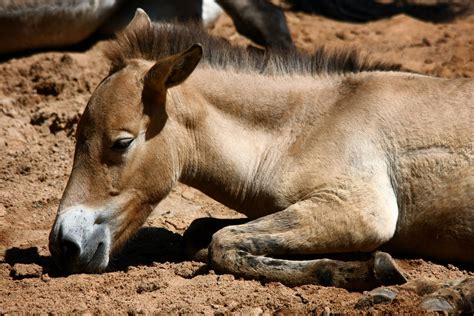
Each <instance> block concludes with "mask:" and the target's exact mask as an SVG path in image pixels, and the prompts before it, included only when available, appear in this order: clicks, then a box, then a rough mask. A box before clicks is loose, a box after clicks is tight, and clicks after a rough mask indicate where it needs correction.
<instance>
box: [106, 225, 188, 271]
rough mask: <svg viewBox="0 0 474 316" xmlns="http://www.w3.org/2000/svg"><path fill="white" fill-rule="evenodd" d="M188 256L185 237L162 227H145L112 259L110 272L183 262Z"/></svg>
mask: <svg viewBox="0 0 474 316" xmlns="http://www.w3.org/2000/svg"><path fill="white" fill-rule="evenodd" d="M186 259H187V258H186V255H185V253H184V250H183V237H182V236H181V235H180V234H177V233H173V232H171V231H169V230H167V229H165V228H161V227H143V228H141V229H140V230H139V231H138V232H137V234H136V235H135V236H134V237H133V238H132V239H131V240H130V241H129V242H128V243H127V244H126V245H125V247H124V248H123V249H122V250H121V251H120V252H119V253H117V254H116V255H115V256H113V257H112V258H111V262H110V266H109V269H108V271H118V270H122V271H123V270H127V269H128V268H129V267H131V266H140V265H151V264H153V263H156V262H158V263H163V262H173V263H177V262H182V261H185V260H186Z"/></svg>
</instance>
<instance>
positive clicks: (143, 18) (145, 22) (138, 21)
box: [125, 8, 151, 32]
mask: <svg viewBox="0 0 474 316" xmlns="http://www.w3.org/2000/svg"><path fill="white" fill-rule="evenodd" d="M149 26H151V20H150V18H149V17H148V14H146V12H145V11H144V10H143V9H141V8H138V9H137V11H135V16H134V17H133V19H132V21H130V23H128V25H127V27H126V28H125V32H129V31H133V30H139V29H142V28H143V27H149Z"/></svg>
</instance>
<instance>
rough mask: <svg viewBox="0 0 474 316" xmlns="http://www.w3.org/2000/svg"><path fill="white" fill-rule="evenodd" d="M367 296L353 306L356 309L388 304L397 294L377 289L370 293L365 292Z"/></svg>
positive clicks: (385, 289) (380, 288)
mask: <svg viewBox="0 0 474 316" xmlns="http://www.w3.org/2000/svg"><path fill="white" fill-rule="evenodd" d="M365 294H367V295H368V296H366V297H363V298H361V299H360V300H359V301H357V303H356V304H355V307H356V308H366V307H370V306H373V305H376V304H389V303H391V302H392V301H393V300H394V299H395V298H396V297H397V293H396V292H394V291H393V290H391V289H388V288H385V287H378V288H376V289H373V290H372V291H370V292H365Z"/></svg>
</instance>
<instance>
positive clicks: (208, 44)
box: [104, 23, 400, 75]
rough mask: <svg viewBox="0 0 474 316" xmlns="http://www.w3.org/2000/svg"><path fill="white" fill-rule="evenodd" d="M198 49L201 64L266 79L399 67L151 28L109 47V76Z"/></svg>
mask: <svg viewBox="0 0 474 316" xmlns="http://www.w3.org/2000/svg"><path fill="white" fill-rule="evenodd" d="M196 43H200V44H201V45H202V47H203V51H204V54H203V58H202V61H201V63H205V64H208V65H210V66H211V67H216V68H224V69H227V68H232V69H234V70H238V71H251V72H258V73H261V74H268V75H286V74H311V75H316V74H330V73H339V74H340V73H354V72H362V71H380V70H381V71H390V70H399V69H400V65H398V64H386V63H382V62H377V61H372V60H370V59H369V58H367V57H366V56H361V55H360V54H359V53H358V52H357V51H356V50H354V49H339V50H333V51H329V50H327V49H324V48H323V47H320V48H318V49H317V50H316V51H315V53H314V54H312V55H308V54H305V53H302V52H299V51H297V50H296V49H295V50H285V51H267V52H265V53H263V52H260V51H259V50H256V49H255V50H249V49H245V48H243V47H238V46H233V45H231V44H230V43H228V42H227V41H226V40H225V39H222V38H217V37H214V36H211V35H209V34H208V33H207V31H206V30H205V29H204V28H203V27H202V26H201V25H199V24H197V23H184V24H152V25H143V26H140V27H138V28H134V29H132V30H126V31H125V32H123V33H120V34H118V35H117V38H116V40H115V41H113V42H111V43H110V44H109V45H107V47H106V49H105V50H104V54H105V55H106V57H107V58H108V59H109V60H110V62H111V73H113V72H116V71H118V70H120V69H121V68H123V67H124V66H125V65H126V64H127V60H128V59H146V60H151V61H153V60H158V59H159V58H162V57H166V56H169V55H172V54H176V53H179V52H181V51H184V50H186V49H187V48H189V47H190V46H191V45H193V44H196Z"/></svg>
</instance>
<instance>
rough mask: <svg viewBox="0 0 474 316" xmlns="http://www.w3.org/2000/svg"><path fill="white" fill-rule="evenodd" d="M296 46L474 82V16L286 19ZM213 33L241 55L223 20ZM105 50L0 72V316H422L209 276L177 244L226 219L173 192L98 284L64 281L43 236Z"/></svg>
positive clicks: (193, 194)
mask: <svg viewBox="0 0 474 316" xmlns="http://www.w3.org/2000/svg"><path fill="white" fill-rule="evenodd" d="M287 17H288V22H289V26H290V29H291V32H292V35H293V38H294V39H295V42H296V44H297V46H298V47H299V48H302V49H304V50H308V51H311V50H313V49H314V48H315V47H316V45H320V44H325V45H329V46H331V47H334V46H336V47H346V46H352V47H357V48H359V49H360V50H362V51H363V52H365V53H367V54H370V55H371V56H374V57H375V58H377V59H381V60H386V61H389V62H397V63H400V64H401V65H402V67H403V68H404V69H407V70H411V71H415V72H420V73H424V74H430V75H435V76H440V77H447V78H454V77H474V16H468V17H464V18H460V19H457V20H455V21H453V22H450V23H446V24H432V23H428V22H422V21H419V20H415V19H413V18H410V17H407V16H404V15H399V16H395V17H393V18H390V19H385V20H381V21H377V22H371V23H367V24H350V23H342V22H336V21H333V20H329V19H326V18H323V17H317V16H309V15H306V14H303V13H287ZM212 32H213V33H214V34H216V35H219V36H223V37H225V38H227V39H228V40H230V41H231V42H234V43H238V44H242V45H247V44H248V43H249V42H248V41H247V40H245V39H243V38H242V37H240V36H239V35H238V34H237V33H236V32H235V29H234V28H233V25H232V22H231V21H230V19H229V18H228V17H225V16H224V17H222V18H220V19H219V20H218V22H217V23H216V25H215V27H214V28H213V29H212ZM101 46H103V43H100V42H99V43H97V44H95V45H94V46H92V47H90V48H88V49H87V50H86V51H84V52H72V51H62V52H53V51H48V52H41V53H36V54H33V55H29V56H25V57H17V58H13V59H8V60H4V61H3V62H1V63H0V314H2V313H10V312H27V313H31V312H61V313H69V312H80V313H98V312H99V313H114V314H115V313H131V314H135V313H150V312H161V313H207V314H229V313H233V312H238V313H241V314H245V315H247V314H248V315H259V314H262V313H274V312H276V313H316V314H321V313H326V314H327V313H328V312H334V313H341V312H343V313H359V312H370V313H373V312H391V313H399V312H407V313H413V312H420V309H419V308H418V304H419V302H420V299H421V298H420V297H419V296H418V295H417V294H414V293H412V292H410V291H408V290H405V289H400V288H398V289H397V288H393V289H394V290H396V291H398V296H397V298H396V299H395V300H393V301H392V302H391V303H388V304H373V305H370V304H369V305H367V304H366V305H365V306H364V307H356V306H358V305H357V302H358V301H359V300H360V299H362V298H363V297H364V295H365V294H364V293H358V292H348V291H346V290H342V289H337V288H324V287H320V286H313V285H307V286H300V287H294V288H289V287H285V286H283V285H281V284H279V283H267V284H262V283H260V282H257V281H252V280H242V279H236V278H234V277H233V276H232V275H217V274H215V273H214V272H213V271H212V270H209V269H208V268H207V267H206V266H205V265H204V264H202V263H197V262H192V261H189V260H187V259H186V258H185V257H184V255H183V253H182V250H181V249H182V248H181V246H182V245H181V244H182V240H181V235H182V233H183V232H184V230H185V229H186V227H187V226H188V225H189V223H191V221H192V220H193V219H195V218H199V217H206V216H213V217H235V216H238V214H236V213H235V212H233V211H231V210H229V209H227V208H225V207H223V206H222V205H220V204H218V203H216V202H214V201H212V200H211V199H209V198H207V197H206V196H204V195H203V194H201V193H200V192H197V191H195V190H193V189H191V188H188V187H185V186H183V185H180V186H178V187H177V188H176V189H175V190H174V191H173V192H172V194H171V195H170V196H169V197H168V198H167V199H166V200H165V201H163V202H162V203H161V204H160V205H159V206H158V207H157V209H156V210H155V211H154V212H153V214H152V215H151V217H150V218H149V219H148V221H147V223H146V227H144V228H142V229H141V230H140V232H139V233H138V236H137V237H136V238H135V239H134V241H133V242H131V243H130V245H129V246H128V247H127V248H126V249H125V251H124V252H123V253H122V255H120V256H119V257H118V258H116V259H115V260H114V262H113V263H112V268H111V271H110V272H107V273H104V274H101V275H85V274H79V275H71V276H62V275H60V274H59V273H58V271H57V270H56V269H55V268H54V265H53V264H52V263H51V259H50V256H49V251H48V248H47V237H48V233H49V229H50V227H51V225H52V223H53V220H54V216H55V213H56V209H57V206H58V202H59V199H60V197H61V193H62V190H63V188H64V186H65V183H66V181H67V178H68V174H69V171H70V167H71V162H72V155H73V150H74V139H73V134H74V130H75V127H76V124H77V122H78V119H79V117H80V113H81V111H82V110H83V108H84V106H85V104H86V102H87V100H88V98H89V96H90V94H91V92H92V91H93V89H94V87H95V86H96V85H97V84H98V82H99V81H100V80H101V78H102V77H103V76H104V75H105V74H106V72H107V64H106V62H105V59H104V58H103V57H102V56H101V51H100V48H101ZM397 261H398V263H399V264H400V266H402V267H403V268H404V269H405V270H406V272H407V274H408V276H409V277H410V278H411V279H417V278H432V279H436V280H449V279H457V278H462V277H465V276H473V275H474V273H473V271H474V270H473V268H472V267H469V266H467V267H466V266H464V267H460V266H456V265H453V264H439V263H433V262H429V261H425V260H422V259H419V258H397Z"/></svg>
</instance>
